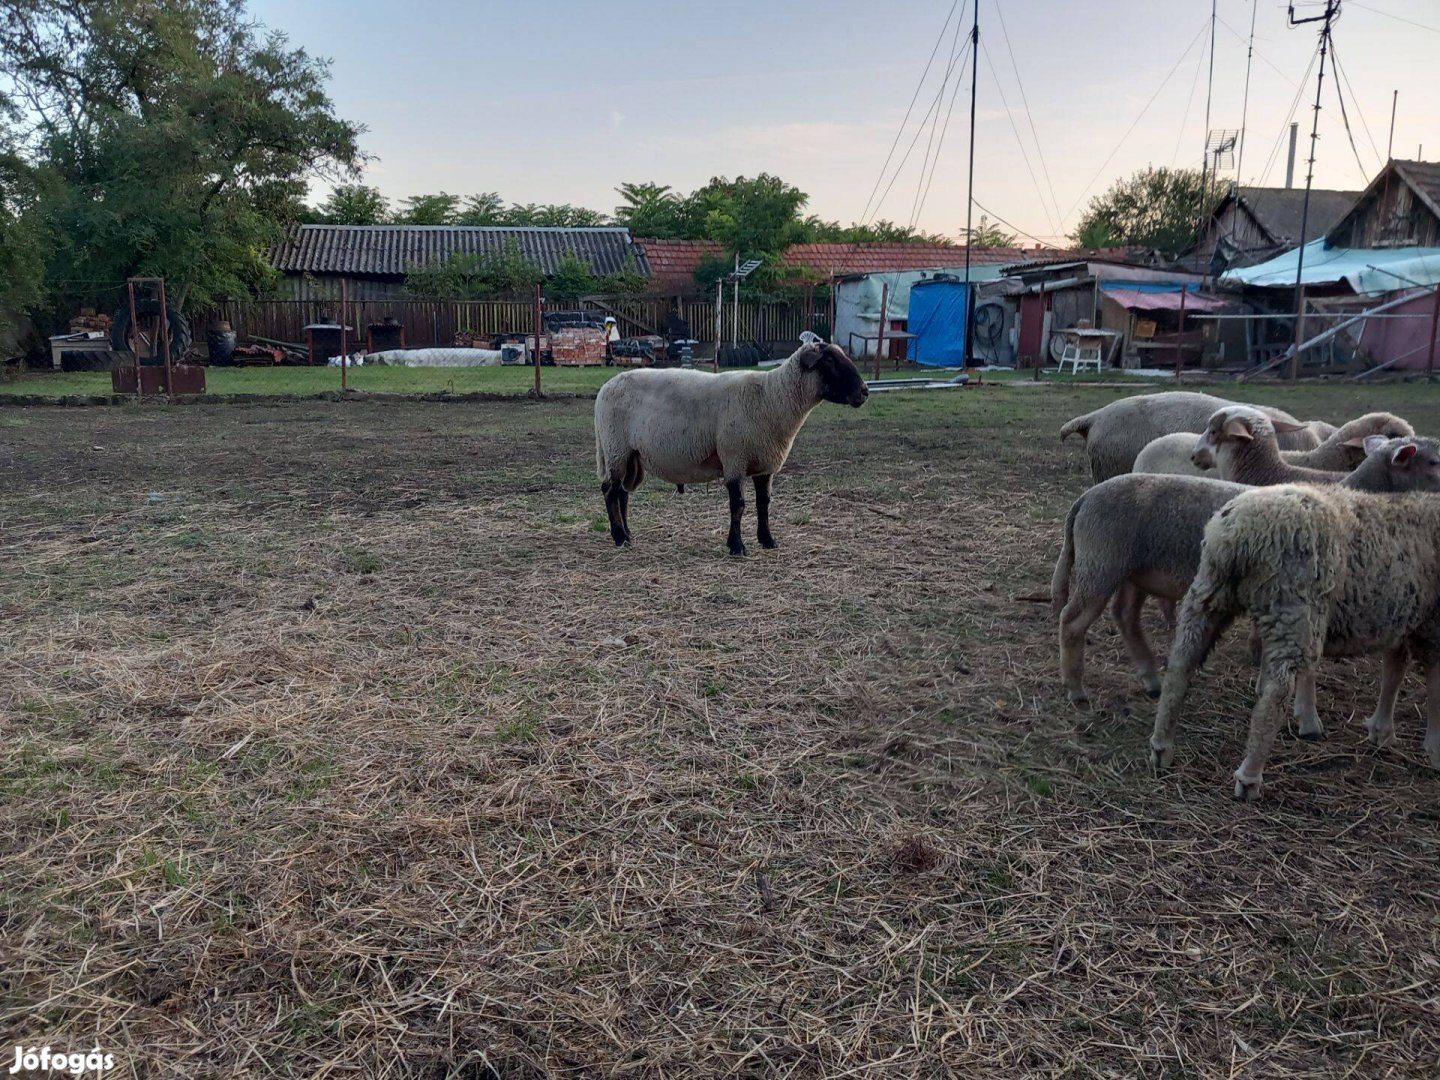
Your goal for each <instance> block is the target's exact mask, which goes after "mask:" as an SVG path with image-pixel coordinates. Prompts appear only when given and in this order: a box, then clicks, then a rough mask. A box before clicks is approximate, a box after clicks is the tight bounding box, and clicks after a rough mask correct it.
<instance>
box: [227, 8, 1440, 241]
mask: <svg viewBox="0 0 1440 1080" xmlns="http://www.w3.org/2000/svg"><path fill="white" fill-rule="evenodd" d="M971 2H973V0H958V8H957V9H956V15H955V17H954V18H952V19H951V22H950V28H949V29H948V30H947V31H946V32H945V35H944V37H943V39H942V38H941V37H940V35H941V29H942V26H944V24H945V21H946V16H947V14H949V13H950V11H951V0H898V2H897V0H888V2H885V0H882V2H874V0H869V2H863V3H862V2H860V0H815V2H809V0H806V2H799V0H727V2H726V3H724V4H714V5H712V4H690V3H674V2H671V0H608V2H606V3H586V2H581V0H527V2H520V0H507V2H497V0H490V2H481V3H476V2H465V0H407V2H406V3H403V4H400V3H394V2H387V0H345V2H343V3H342V2H340V0H307V2H303V3H295V2H294V0H252V3H251V7H252V10H253V11H254V13H255V14H256V15H257V16H258V17H259V18H260V19H262V20H263V21H264V22H265V23H267V24H268V25H270V26H272V27H275V28H278V29H281V30H284V31H285V32H287V33H288V34H289V35H290V36H291V38H292V39H293V40H294V41H295V42H297V43H299V44H303V45H305V46H306V47H307V48H309V49H310V50H311V51H313V52H315V53H318V54H319V55H322V56H327V57H330V58H331V59H333V60H334V69H333V74H334V80H333V84H332V91H333V96H334V98H335V101H336V104H337V106H338V108H339V111H340V113H341V115H343V116H345V117H346V118H347V119H351V120H354V121H357V122H360V123H364V124H365V125H367V126H368V127H369V132H368V134H367V135H366V136H365V139H364V145H365V148H366V149H367V150H368V151H369V152H370V153H372V154H373V155H375V157H376V160H375V162H374V163H373V164H372V165H371V166H370V168H369V170H368V172H367V175H366V182H368V183H371V184H374V185H376V186H378V187H379V188H381V189H382V190H383V191H384V192H385V193H386V194H387V195H389V196H391V197H392V198H399V197H403V196H406V195H412V194H418V193H422V192H432V191H440V190H445V191H449V192H451V193H455V194H468V193H471V192H478V191H498V192H500V193H501V195H502V196H504V197H505V198H506V199H507V200H508V201H517V202H573V203H577V204H581V205H585V206H590V207H594V208H596V209H600V210H606V211H609V210H611V209H613V207H614V206H615V204H616V197H615V194H614V188H615V187H616V185H618V184H620V183H621V182H622V181H644V180H653V181H656V182H658V183H665V184H670V185H672V186H673V187H674V188H676V189H677V190H681V191H688V190H690V189H691V188H694V187H696V186H698V185H700V184H703V183H704V182H705V181H706V180H707V179H708V178H709V177H711V176H713V175H717V174H723V175H731V176H733V175H736V174H742V173H743V174H747V175H753V174H754V173H757V172H761V171H768V172H772V173H776V174H778V175H780V176H782V177H784V178H785V179H786V180H788V181H790V182H791V183H794V184H796V185H798V186H799V187H800V188H802V189H803V190H805V191H807V192H809V194H810V210H811V211H813V212H814V213H817V214H820V215H822V216H824V217H826V218H834V219H839V220H841V221H845V222H849V221H854V220H861V219H862V216H863V217H871V216H874V206H873V203H872V205H871V210H870V212H869V213H867V211H866V203H867V200H868V199H869V198H870V195H871V192H872V191H873V190H874V189H875V186H876V182H877V179H879V178H880V177H881V176H882V172H881V169H882V165H883V164H884V162H885V159H886V155H887V153H888V152H889V151H890V148H891V145H892V143H893V142H894V140H895V138H896V135H897V132H901V131H902V127H901V121H902V118H903V117H904V115H905V112H906V108H907V106H908V105H909V104H910V101H911V98H912V95H914V94H915V90H916V86H917V83H919V81H920V76H921V72H922V71H923V70H924V69H925V66H926V61H927V59H928V58H929V57H930V55H931V50H932V49H933V48H934V47H935V46H936V42H937V39H939V40H940V45H939V49H938V52H937V54H936V56H935V59H934V62H933V64H932V66H931V69H930V73H929V76H928V78H927V79H926V80H925V83H924V85H923V87H922V89H921V91H920V95H919V100H918V102H917V104H916V106H915V110H914V112H913V113H912V115H911V118H910V121H909V124H908V126H906V127H905V128H904V129H903V134H902V135H901V137H900V143H899V148H898V150H897V151H896V152H895V160H894V161H892V163H891V166H890V170H889V172H887V173H885V174H884V179H883V181H882V182H881V184H880V189H881V191H884V190H885V188H886V186H887V185H889V184H890V180H891V175H892V174H893V173H894V172H895V166H896V164H898V162H899V159H900V158H901V157H902V156H903V155H904V153H905V150H906V148H907V147H908V146H909V145H910V143H911V139H912V137H913V136H914V135H915V133H916V131H917V129H918V125H919V122H920V120H921V119H922V117H923V116H924V115H925V113H926V111H927V110H928V109H930V108H931V105H932V102H934V100H935V98H936V96H937V94H938V92H939V91H940V90H941V81H942V78H943V77H944V74H945V69H946V67H947V63H948V61H949V59H950V56H951V43H952V41H954V40H955V39H954V36H953V31H954V28H955V27H956V25H957V24H958V23H959V21H960V15H959V9H965V10H966V12H967V13H966V15H965V21H966V26H965V27H964V28H962V29H961V33H960V35H959V40H958V43H957V44H958V46H959V48H960V49H961V50H962V51H963V50H964V49H965V34H966V32H967V31H968V23H969V17H970V16H969V11H970V10H971V9H970V8H969V7H968V5H969V3H971ZM979 2H980V34H981V42H982V46H983V47H982V50H981V58H980V72H979V103H978V110H979V117H978V121H977V125H976V163H975V198H976V201H977V203H979V204H983V205H984V206H985V207H986V208H988V209H989V210H990V211H991V212H992V213H993V214H995V215H998V216H999V217H1001V218H1003V219H1005V220H1006V221H1008V222H1011V223H1013V225H1014V226H1015V227H1016V228H1018V229H1020V230H1023V231H1024V232H1026V233H1029V234H1033V235H1034V236H1036V237H1040V238H1043V239H1045V240H1047V241H1052V240H1058V239H1060V238H1061V237H1062V236H1063V235H1064V234H1066V233H1067V232H1069V231H1070V230H1071V229H1073V227H1074V225H1075V220H1076V218H1077V217H1078V216H1079V213H1080V210H1081V209H1082V208H1083V206H1084V203H1085V201H1086V200H1087V199H1088V198H1089V196H1091V195H1093V194H1095V193H1097V192H1099V191H1101V190H1103V189H1104V188H1105V186H1106V185H1107V184H1108V183H1109V182H1110V181H1112V180H1114V179H1115V178H1117V177H1120V176H1123V175H1126V174H1128V173H1129V172H1131V171H1133V170H1134V169H1137V168H1140V167H1143V166H1145V165H1146V164H1154V165H1172V164H1173V165H1192V164H1193V165H1196V166H1198V165H1199V163H1200V159H1201V156H1202V153H1203V146H1204V136H1205V119H1204V116H1205V90H1206V80H1207V71H1208V64H1209V59H1210V56H1209V41H1210V0H1090V2H1089V3H1077V2H1074V0H1003V8H1004V11H1003V14H1004V24H1003V28H1002V24H1001V21H1000V17H999V9H998V8H997V0H979ZM1296 6H1297V14H1299V15H1309V14H1314V13H1316V12H1317V11H1318V10H1319V9H1320V7H1321V6H1322V5H1320V4H1318V3H1308V2H1307V3H1297V5H1296ZM1218 10H1219V21H1218V24H1217V28H1216V32H1215V56H1214V66H1215V74H1214V82H1213V86H1214V93H1213V100H1212V104H1211V119H1210V127H1211V128H1212V129H1217V128H1228V129H1236V128H1239V127H1240V126H1241V114H1242V99H1243V96H1244V88H1245V67H1246V39H1247V37H1248V35H1249V32H1250V22H1251V15H1252V12H1253V13H1254V14H1255V16H1256V22H1255V51H1254V59H1253V64H1252V68H1251V78H1250V95H1249V112H1248V120H1247V124H1246V126H1247V129H1248V136H1249V137H1248V140H1247V141H1246V143H1245V146H1244V159H1243V163H1242V165H1241V168H1242V170H1243V175H1244V179H1245V182H1246V183H1268V184H1270V185H1274V186H1279V185H1282V184H1283V183H1284V178H1285V177H1284V172H1285V145H1284V141H1283V133H1284V132H1285V130H1286V128H1285V121H1286V118H1287V116H1289V115H1290V111H1291V107H1292V104H1293V103H1295V102H1296V97H1297V91H1298V90H1303V95H1302V99H1301V100H1300V102H1299V107H1298V108H1297V109H1296V111H1295V114H1294V119H1296V120H1299V121H1300V122H1301V151H1300V154H1299V157H1300V158H1301V159H1302V160H1301V162H1300V164H1299V165H1298V166H1297V177H1296V183H1297V185H1303V183H1304V171H1305V166H1304V163H1303V159H1304V158H1305V157H1307V156H1308V154H1307V152H1306V146H1307V145H1308V135H1309V127H1310V116H1311V111H1310V105H1311V104H1312V103H1313V100H1314V92H1315V78H1314V71H1313V70H1312V71H1311V72H1310V76H1309V78H1308V79H1306V80H1305V81H1304V85H1303V87H1302V86H1301V81H1302V77H1303V76H1304V75H1305V72H1306V68H1307V65H1309V64H1310V62H1311V60H1312V58H1313V56H1314V53H1315V45H1316V38H1317V35H1316V33H1315V27H1314V26H1306V27H1300V28H1296V29H1290V28H1288V27H1287V25H1286V10H1285V4H1284V3H1277V2H1275V0H1218ZM1005 31H1008V37H1009V47H1007V43H1006V34H1005ZM1335 43H1336V51H1337V52H1338V54H1339V61H1340V70H1341V72H1342V78H1341V79H1339V80H1338V82H1339V85H1340V89H1341V90H1342V91H1343V92H1344V94H1345V105H1346V108H1347V110H1349V113H1350V123H1351V127H1352V129H1353V133H1354V137H1355V144H1356V147H1357V148H1358V155H1359V162H1357V161H1356V152H1355V151H1353V150H1352V149H1351V147H1350V143H1349V141H1348V140H1347V138H1346V134H1345V129H1344V126H1343V124H1342V122H1341V117H1340V109H1339V102H1338V100H1337V98H1336V95H1335V89H1336V81H1337V80H1335V79H1334V78H1333V75H1334V72H1333V69H1330V70H1327V72H1326V80H1325V89H1324V97H1323V105H1324V108H1323V110H1322V112H1321V120H1320V133H1321V138H1320V143H1319V148H1318V160H1317V163H1316V166H1315V184H1316V186H1317V187H1334V188H1347V189H1349V188H1359V187H1362V186H1363V184H1364V180H1365V178H1366V177H1367V176H1369V175H1373V173H1374V172H1375V170H1376V168H1377V165H1378V162H1379V160H1381V159H1383V157H1384V156H1385V147H1386V139H1387V133H1388V130H1389V125H1390V104H1391V93H1392V91H1395V90H1398V91H1399V92H1400V97H1399V110H1398V114H1397V117H1396V121H1395V156H1396V157H1405V158H1409V157H1414V156H1415V155H1416V153H1417V147H1418V146H1420V145H1421V144H1423V145H1424V146H1425V147H1426V150H1425V154H1426V156H1428V157H1429V158H1431V159H1440V63H1437V60H1436V58H1437V56H1440V2H1437V0H1366V2H1365V3H1363V4H1362V3H1361V2H1359V0H1344V5H1343V11H1342V14H1341V17H1340V19H1339V20H1338V22H1337V23H1336V26H1335ZM1012 49H1013V65H1012ZM987 56H988V58H987ZM962 63H964V64H965V65H966V66H964V68H963V72H962V71H961V68H960V66H959V65H958V64H957V66H956V69H955V72H954V73H953V74H952V75H951V79H950V83H949V86H948V87H947V88H946V89H945V97H944V102H943V104H942V106H941V108H940V109H939V110H937V112H938V113H939V117H940V123H939V125H937V126H936V130H934V131H933V132H932V128H931V125H928V124H927V125H926V126H925V128H924V129H923V130H922V131H921V133H920V135H919V138H918V140H917V141H916V142H915V145H914V149H913V152H912V153H911V154H910V158H909V160H908V161H907V162H906V163H905V165H904V167H903V169H901V170H900V171H899V173H898V176H897V177H896V178H895V182H894V184H893V187H891V188H890V191H889V195H888V196H886V198H885V200H884V202H883V205H882V206H881V207H880V216H882V217H885V218H889V219H891V220H898V221H901V222H909V221H910V220H912V218H914V219H915V220H916V221H917V222H918V224H919V225H921V226H923V227H924V228H925V229H927V230H930V231H933V232H939V233H946V234H951V235H953V234H955V233H956V231H957V230H958V229H959V228H960V227H962V226H963V224H964V219H965V191H966V175H965V174H966V140H967V133H968V120H969V117H968V111H969V89H970V87H969V79H970V71H969V67H968V60H965V61H962ZM992 65H993V68H992ZM1017 69H1018V79H1017V74H1016V72H1017ZM997 76H998V85H997ZM1167 77H1168V81H1167ZM957 83H958V84H959V93H958V95H957V96H955V97H954V111H953V114H952V115H951V116H950V120H949V125H948V129H946V132H945V138H944V141H943V147H941V148H940V149H939V152H938V163H937V164H935V166H934V169H933V180H932V181H931V183H930V187H929V191H928V195H926V196H924V198H923V200H922V199H920V198H919V197H917V189H920V187H921V184H920V181H919V177H920V173H921V169H922V167H923V166H924V163H925V159H926V149H927V146H928V145H931V143H930V140H931V138H932V135H933V140H934V143H935V144H937V145H938V144H939V143H940V136H941V131H940V130H939V129H941V128H945V122H944V121H945V113H946V112H948V111H949V108H950V101H951V90H952V89H954V88H955V87H956V85H957ZM1022 86H1023V89H1024V97H1025V99H1026V100H1028V102H1029V106H1030V117H1029V118H1027V116H1026V113H1025V109H1024V106H1023V104H1022V100H1021V87H1022ZM1002 93H1003V98H1004V101H1002ZM1152 96H1153V102H1152V100H1151V99H1152ZM1004 102H1008V104H1009V111H1008V112H1007V109H1006V106H1005V103H1004ZM1147 103H1149V108H1148V110H1147V109H1146V106H1147ZM1142 111H1143V115H1142ZM931 115H932V116H933V115H935V114H934V113H932V114H931ZM1032 119H1033V125H1034V130H1033V134H1032V130H1031V120H1032ZM1012 121H1013V124H1014V128H1013V129H1012ZM1365 124H1368V126H1369V134H1368V135H1367V134H1366V131H1365V128H1364V125H1365ZM1132 127H1133V129H1132ZM1016 130H1018V132H1019V136H1020V139H1022V140H1023V142H1024V146H1025V153H1024V154H1023V155H1022V153H1021V149H1020V143H1019V142H1017V135H1016ZM1037 137H1038V140H1037ZM1037 141H1038V147H1037ZM1027 156H1028V158H1029V165H1028V167H1027V162H1026V157H1027ZM930 158H931V161H932V163H934V162H936V161H937V156H936V154H935V152H934V151H933V150H932V152H931V154H930ZM1042 158H1043V162H1044V167H1043V168H1042V165H1041V161H1042ZM1032 171H1033V177H1032ZM1047 171H1048V174H1049V178H1048V181H1047V179H1046V175H1045V173H1046V172H1047ZM1231 175H1233V170H1232V172H1231ZM1052 189H1053V198H1052ZM978 216H979V211H978V210H977V219H978Z"/></svg>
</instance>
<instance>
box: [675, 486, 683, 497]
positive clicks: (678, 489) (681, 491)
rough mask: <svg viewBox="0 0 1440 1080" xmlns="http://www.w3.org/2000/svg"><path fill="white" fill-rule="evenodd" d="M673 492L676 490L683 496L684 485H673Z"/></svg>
mask: <svg viewBox="0 0 1440 1080" xmlns="http://www.w3.org/2000/svg"><path fill="white" fill-rule="evenodd" d="M675 490H676V491H677V492H678V493H679V494H681V495H684V494H685V485H684V484H676V485H675Z"/></svg>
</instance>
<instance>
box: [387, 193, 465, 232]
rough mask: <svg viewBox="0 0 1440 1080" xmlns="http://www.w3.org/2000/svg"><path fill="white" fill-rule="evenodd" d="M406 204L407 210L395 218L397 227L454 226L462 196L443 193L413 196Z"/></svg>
mask: <svg viewBox="0 0 1440 1080" xmlns="http://www.w3.org/2000/svg"><path fill="white" fill-rule="evenodd" d="M404 202H405V208H404V209H403V210H401V211H400V213H399V214H397V215H396V216H395V223H396V224H397V225H454V224H455V223H456V218H457V216H458V211H459V207H460V196H459V195H451V194H449V193H448V192H444V191H442V192H440V194H438V195H411V196H410V197H409V198H408V199H406V200H404Z"/></svg>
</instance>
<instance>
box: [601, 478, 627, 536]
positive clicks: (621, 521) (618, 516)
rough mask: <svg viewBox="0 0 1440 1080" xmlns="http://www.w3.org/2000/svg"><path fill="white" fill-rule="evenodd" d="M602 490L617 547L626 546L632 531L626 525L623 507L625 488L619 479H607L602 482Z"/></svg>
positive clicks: (611, 534)
mask: <svg viewBox="0 0 1440 1080" xmlns="http://www.w3.org/2000/svg"><path fill="white" fill-rule="evenodd" d="M600 491H601V493H602V494H603V495H604V496H605V512H606V513H607V514H608V515H609V516H610V536H611V537H612V538H613V539H614V541H615V546H616V547H624V546H625V545H626V544H628V543H629V542H630V531H629V529H628V528H626V525H625V511H624V509H623V506H624V502H623V500H624V496H625V488H624V487H623V486H622V485H621V483H620V482H619V481H618V480H606V481H604V482H603V483H601V485H600Z"/></svg>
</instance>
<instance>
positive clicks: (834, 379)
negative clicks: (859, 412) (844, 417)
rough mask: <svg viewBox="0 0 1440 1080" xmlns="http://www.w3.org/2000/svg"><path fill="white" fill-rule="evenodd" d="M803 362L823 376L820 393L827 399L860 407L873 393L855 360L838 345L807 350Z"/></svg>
mask: <svg viewBox="0 0 1440 1080" xmlns="http://www.w3.org/2000/svg"><path fill="white" fill-rule="evenodd" d="M800 363H801V365H802V366H803V367H806V368H810V369H813V370H814V371H815V372H816V373H817V374H818V375H819V376H820V396H821V397H822V398H823V399H824V400H826V401H830V402H834V403H835V404H836V405H851V406H854V407H855V408H857V409H858V408H859V407H860V406H861V405H864V404H865V399H866V398H868V397H869V396H870V388H869V387H868V386H866V385H865V377H864V376H863V375H861V374H860V369H859V368H857V367H856V366H855V361H853V360H851V359H850V357H848V356H846V355H845V350H844V349H842V348H840V346H838V345H826V346H824V347H823V348H820V347H813V348H810V349H805V350H803V351H802V352H801V354H800Z"/></svg>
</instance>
